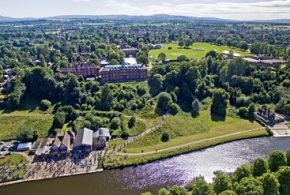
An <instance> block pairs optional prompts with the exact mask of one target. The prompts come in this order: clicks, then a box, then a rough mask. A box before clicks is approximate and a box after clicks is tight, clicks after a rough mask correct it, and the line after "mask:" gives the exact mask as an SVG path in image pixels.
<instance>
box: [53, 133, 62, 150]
mask: <svg viewBox="0 0 290 195" xmlns="http://www.w3.org/2000/svg"><path fill="white" fill-rule="evenodd" d="M60 145H61V141H60V139H59V137H58V136H56V137H55V139H54V142H53V146H55V147H57V148H58V147H59V146H60Z"/></svg>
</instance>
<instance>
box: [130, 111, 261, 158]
mask: <svg viewBox="0 0 290 195" xmlns="http://www.w3.org/2000/svg"><path fill="white" fill-rule="evenodd" d="M260 127H261V126H260V125H259V124H258V123H256V122H250V121H248V120H244V119H240V118H233V117H229V116H228V117H227V118H226V120H225V121H218V122H216V121H212V120H211V117H210V113H209V112H208V111H203V112H202V113H201V115H200V116H199V117H197V118H192V117H191V116H190V115H187V114H179V115H177V116H169V117H168V118H167V119H166V122H165V123H164V124H163V126H162V127H161V128H159V129H158V130H157V131H155V132H153V133H151V134H150V135H148V136H145V137H143V138H141V139H140V140H138V141H136V142H134V143H132V144H130V145H128V146H127V147H126V148H125V150H126V152H128V153H134V152H142V151H143V152H146V151H152V150H159V149H164V148H168V147H172V146H178V145H181V144H185V143H188V142H190V141H195V140H201V139H206V138H210V137H217V136H221V135H226V134H230V133H235V132H239V131H247V130H251V129H256V128H260ZM163 132H168V133H169V135H170V140H169V141H168V142H162V141H161V140H160V139H161V136H162V133H163Z"/></svg>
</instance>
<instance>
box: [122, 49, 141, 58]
mask: <svg viewBox="0 0 290 195" xmlns="http://www.w3.org/2000/svg"><path fill="white" fill-rule="evenodd" d="M121 51H122V52H123V53H124V54H125V56H126V57H130V56H133V57H136V56H137V54H138V52H139V49H137V48H135V47H129V48H122V49H121Z"/></svg>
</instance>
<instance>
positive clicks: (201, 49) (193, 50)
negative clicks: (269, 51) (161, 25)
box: [149, 43, 251, 60]
mask: <svg viewBox="0 0 290 195" xmlns="http://www.w3.org/2000/svg"><path fill="white" fill-rule="evenodd" d="M169 47H171V49H168V48H169ZM211 50H215V51H217V52H218V53H222V52H223V51H225V50H227V51H233V52H235V53H238V54H241V55H243V56H249V55H251V54H250V53H249V52H247V51H242V50H240V49H238V48H230V47H228V46H218V45H213V44H210V43H193V45H192V46H191V47H190V48H188V49H184V48H180V46H179V45H178V44H174V43H170V44H164V45H163V48H161V49H156V50H150V52H149V56H152V57H153V59H157V58H158V55H159V54H160V53H162V52H164V53H165V54H166V56H167V59H170V60H175V59H176V58H177V57H178V56H181V55H186V56H187V57H188V58H190V59H197V60H200V59H202V58H203V57H204V56H205V55H206V53H208V52H209V51H211Z"/></svg>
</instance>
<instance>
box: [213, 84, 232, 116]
mask: <svg viewBox="0 0 290 195" xmlns="http://www.w3.org/2000/svg"><path fill="white" fill-rule="evenodd" d="M227 105H228V94H227V93H226V92H225V91H224V90H223V89H217V90H215V91H214V92H213V102H212V105H211V115H217V116H219V117H221V118H225V117H226V113H227V111H226V110H227Z"/></svg>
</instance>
